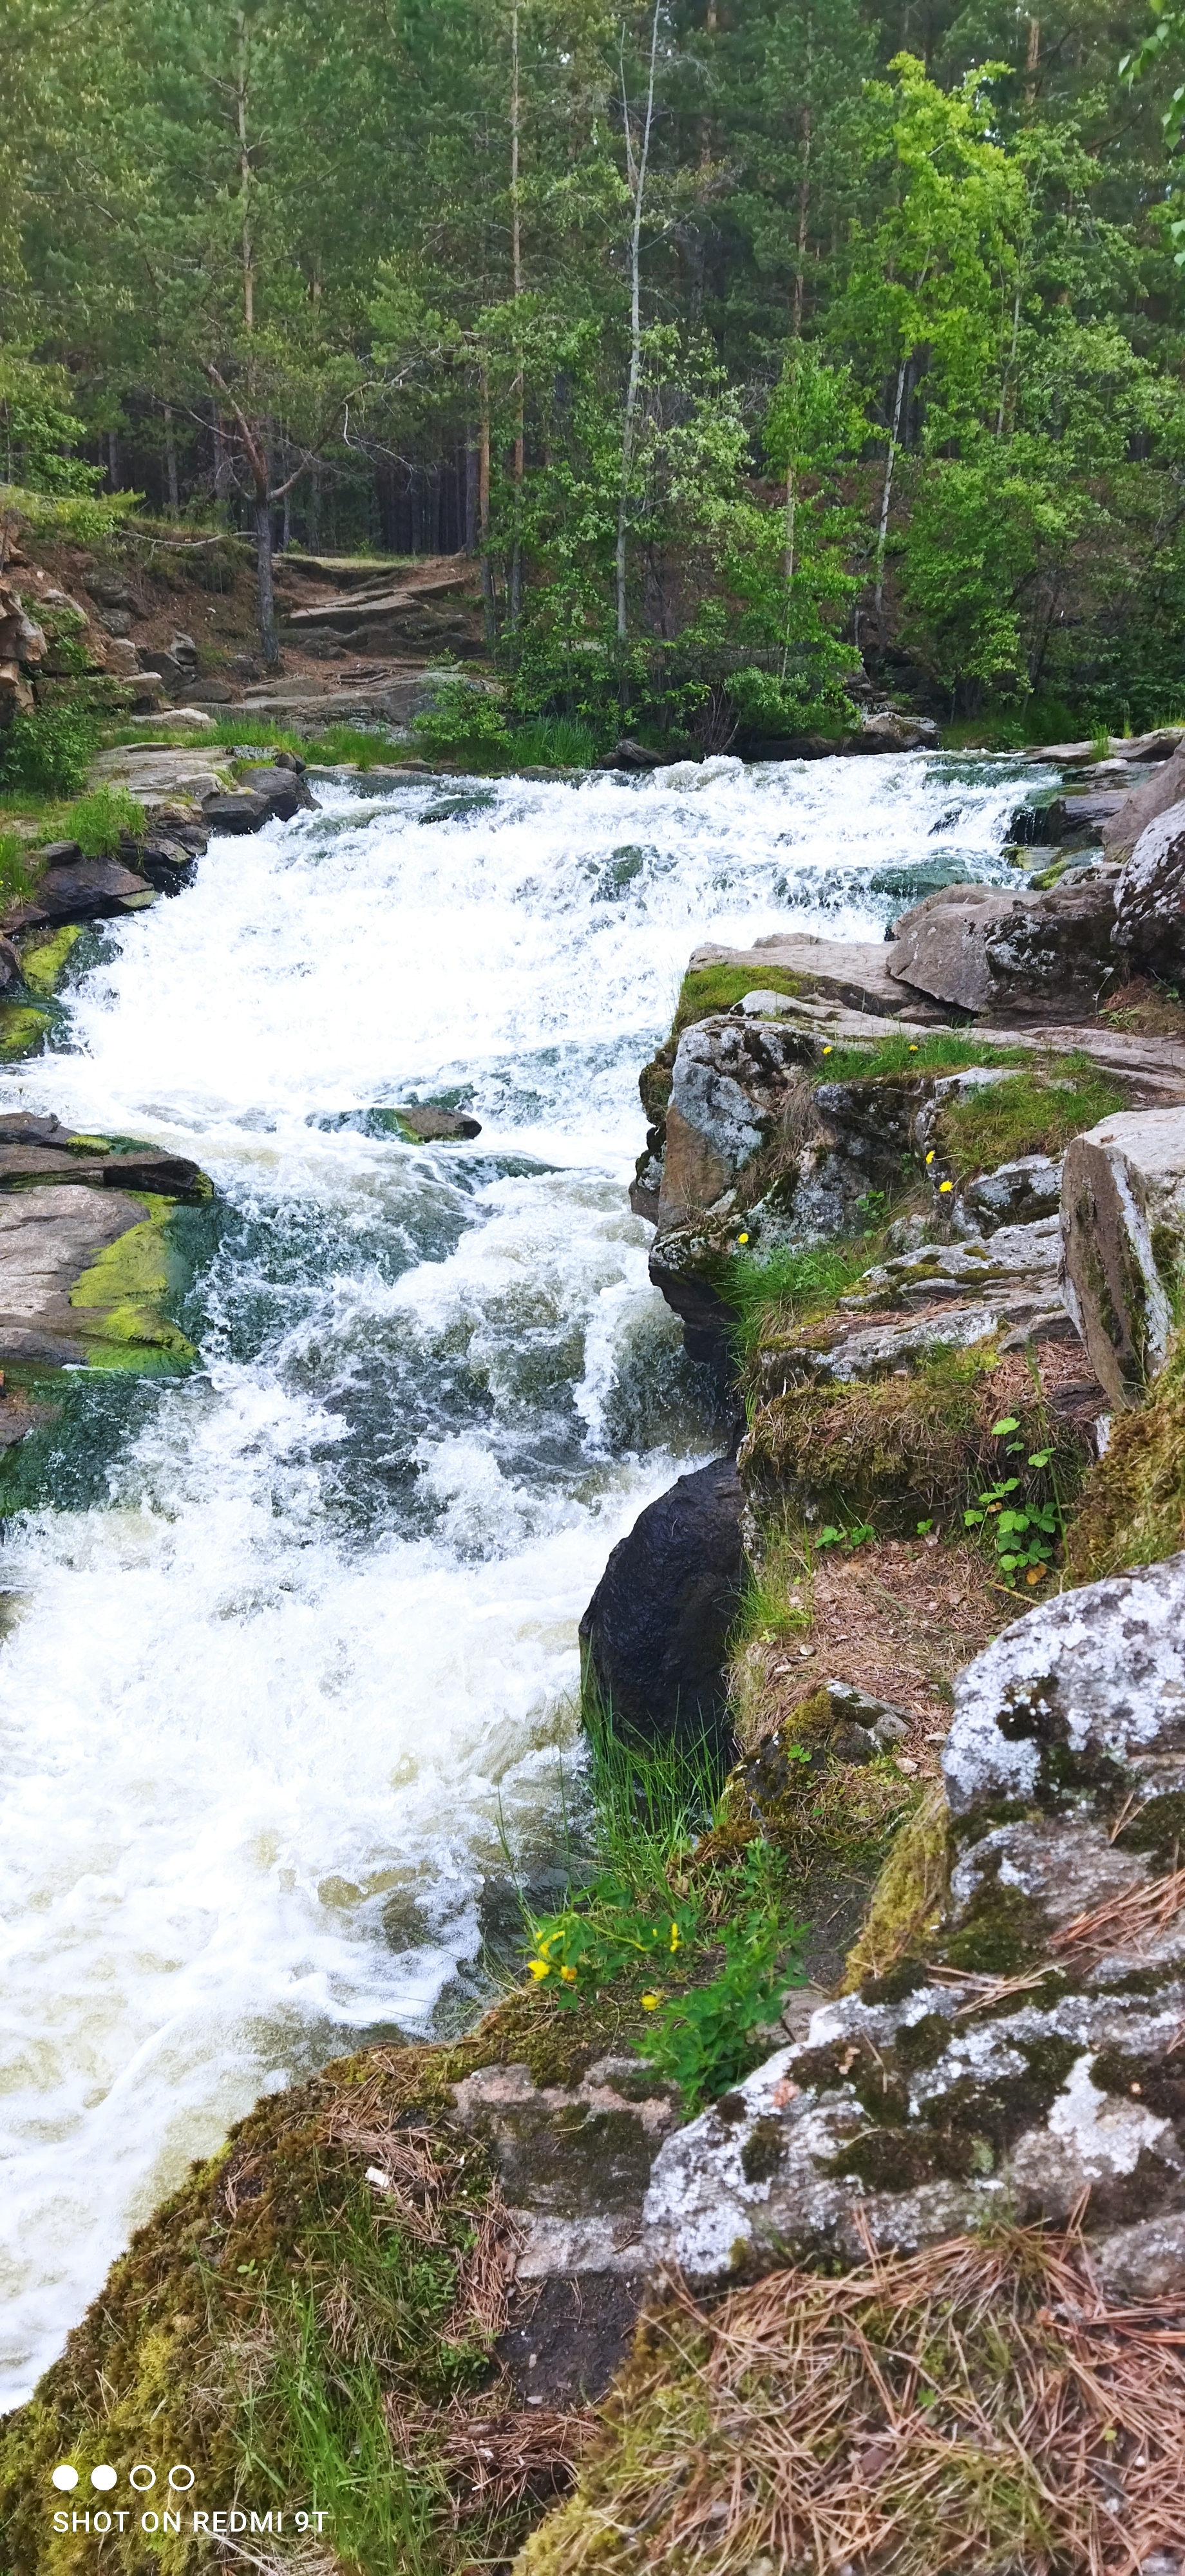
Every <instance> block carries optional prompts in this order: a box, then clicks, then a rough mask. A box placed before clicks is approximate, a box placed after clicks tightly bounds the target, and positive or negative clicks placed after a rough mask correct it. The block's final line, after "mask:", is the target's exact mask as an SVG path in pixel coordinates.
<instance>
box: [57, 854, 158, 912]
mask: <svg viewBox="0 0 1185 2576" xmlns="http://www.w3.org/2000/svg"><path fill="white" fill-rule="evenodd" d="M155 901H156V895H155V892H154V890H153V888H152V887H151V886H150V885H149V884H148V883H147V881H146V879H145V878H144V877H142V876H137V875H134V874H133V872H132V870H131V869H130V868H125V867H124V866H122V865H121V863H120V861H119V860H118V859H74V860H70V861H67V862H65V863H64V864H63V865H61V866H54V867H50V868H47V869H46V871H45V874H44V876H42V877H41V878H40V879H39V881H38V884H37V888H36V892H35V894H34V897H33V908H34V910H35V911H36V912H37V913H38V914H39V915H40V918H41V920H42V921H44V922H66V921H101V920H104V919H108V918H110V916H112V915H113V914H118V913H124V912H140V911H142V910H143V908H144V906H145V905H146V904H150V903H155Z"/></svg>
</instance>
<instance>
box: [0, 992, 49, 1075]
mask: <svg viewBox="0 0 1185 2576" xmlns="http://www.w3.org/2000/svg"><path fill="white" fill-rule="evenodd" d="M52 1026H53V1020H52V1015H51V1013H50V1012H49V1011H39V1010H36V1009H35V1008H34V1007H33V1006H32V1005H31V1004H30V1003H27V1002H0V1064H15V1063H17V1062H18V1061H19V1059H20V1058H21V1057H22V1056H26V1055H36V1053H37V1049H38V1047H39V1046H41V1044H42V1043H43V1040H44V1038H45V1035H46V1032H47V1030H48V1029H50V1028H51V1027H52Z"/></svg>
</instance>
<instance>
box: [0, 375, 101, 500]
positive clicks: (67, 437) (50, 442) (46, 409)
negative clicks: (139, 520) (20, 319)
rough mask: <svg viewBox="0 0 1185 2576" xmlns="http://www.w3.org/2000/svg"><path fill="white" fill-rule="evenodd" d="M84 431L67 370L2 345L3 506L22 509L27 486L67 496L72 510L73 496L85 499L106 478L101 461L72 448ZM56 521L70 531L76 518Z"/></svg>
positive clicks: (0, 469)
mask: <svg viewBox="0 0 1185 2576" xmlns="http://www.w3.org/2000/svg"><path fill="white" fill-rule="evenodd" d="M83 435H84V432H83V425H82V422H81V421H80V420H78V419H76V417H75V415H74V412H73V411H72V409H71V407H70V388H69V380H68V378H67V375H66V371H65V369H64V368H63V367H42V366H38V365H37V364H36V363H35V362H34V361H33V360H32V359H31V358H29V357H27V356H24V355H22V354H21V352H20V351H18V350H16V349H13V348H11V347H8V348H5V347H3V346H0V507H2V508H4V509H5V510H9V509H11V508H13V507H14V506H15V507H16V508H17V509H18V510H19V507H20V500H21V499H22V498H25V497H27V496H25V495H22V494H20V493H19V489H14V487H20V486H22V485H25V486H27V487H28V491H29V493H35V494H37V495H38V496H39V498H41V497H43V496H45V495H47V494H50V495H53V496H55V497H56V498H57V499H58V501H59V503H60V502H61V501H63V500H64V501H65V503H66V508H67V512H68V511H69V506H70V502H71V501H76V500H78V499H79V498H81V499H82V500H83V502H84V504H85V501H86V498H87V496H88V495H89V494H91V493H92V492H93V490H94V486H95V485H96V483H101V482H102V479H103V477H102V472H101V470H100V468H99V467H98V466H95V465H86V464H83V463H82V462H81V460H80V459H79V458H78V457H77V456H75V455H74V454H73V453H72V450H73V449H74V448H75V447H76V446H77V444H78V442H79V440H80V439H81V438H82V437H83ZM92 506H93V505H92ZM34 509H36V504H34ZM57 524H58V526H59V527H61V528H62V529H63V531H64V532H65V531H67V530H69V528H70V524H71V523H70V520H69V518H68V517H67V519H66V520H65V521H63V520H61V519H59V520H58V522H57ZM92 524H93V522H92ZM74 525H77V522H74Z"/></svg>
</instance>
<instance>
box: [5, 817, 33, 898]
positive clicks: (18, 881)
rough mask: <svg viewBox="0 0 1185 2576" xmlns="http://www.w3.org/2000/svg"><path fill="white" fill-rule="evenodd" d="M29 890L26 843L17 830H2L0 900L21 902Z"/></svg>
mask: <svg viewBox="0 0 1185 2576" xmlns="http://www.w3.org/2000/svg"><path fill="white" fill-rule="evenodd" d="M29 890H30V878H29V870H28V867H27V865H26V861H25V844H24V842H23V841H22V840H21V838H20V836H19V834H18V833H16V832H0V900H3V901H4V902H5V903H19V902H20V900H21V898H22V897H23V896H24V895H27V894H28V893H29Z"/></svg>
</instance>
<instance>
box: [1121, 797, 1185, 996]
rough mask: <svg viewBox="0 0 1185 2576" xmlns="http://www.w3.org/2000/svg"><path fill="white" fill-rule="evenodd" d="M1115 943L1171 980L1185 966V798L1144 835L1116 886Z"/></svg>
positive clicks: (1134, 959) (1138, 962) (1134, 961)
mask: <svg viewBox="0 0 1185 2576" xmlns="http://www.w3.org/2000/svg"><path fill="white" fill-rule="evenodd" d="M1115 946H1116V948H1117V949H1118V950H1120V951H1121V952H1122V953H1123V954H1124V955H1125V956H1127V957H1128V958H1130V960H1131V962H1132V964H1133V965H1135V966H1143V967H1146V968H1147V969H1148V971H1149V972H1150V973H1151V974H1154V975H1160V976H1163V977H1165V978H1166V979H1167V978H1168V977H1170V976H1175V975H1179V974H1180V972H1181V970H1182V966H1183V965H1185V800H1183V801H1182V802H1181V803H1179V804H1176V805H1170V806H1169V807H1168V808H1167V810H1166V811H1165V812H1164V813H1163V814H1161V815H1159V816H1158V817H1157V819H1156V821H1155V822H1153V823H1149V824H1148V825H1147V826H1146V828H1145V830H1144V831H1143V832H1141V834H1140V837H1139V840H1138V841H1137V843H1136V846H1135V848H1134V850H1133V851H1132V854H1131V857H1130V858H1129V860H1128V862H1127V866H1126V867H1125V868H1124V870H1123V873H1122V875H1121V877H1120V879H1119V883H1118V885H1117V886H1116V889H1115Z"/></svg>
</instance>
